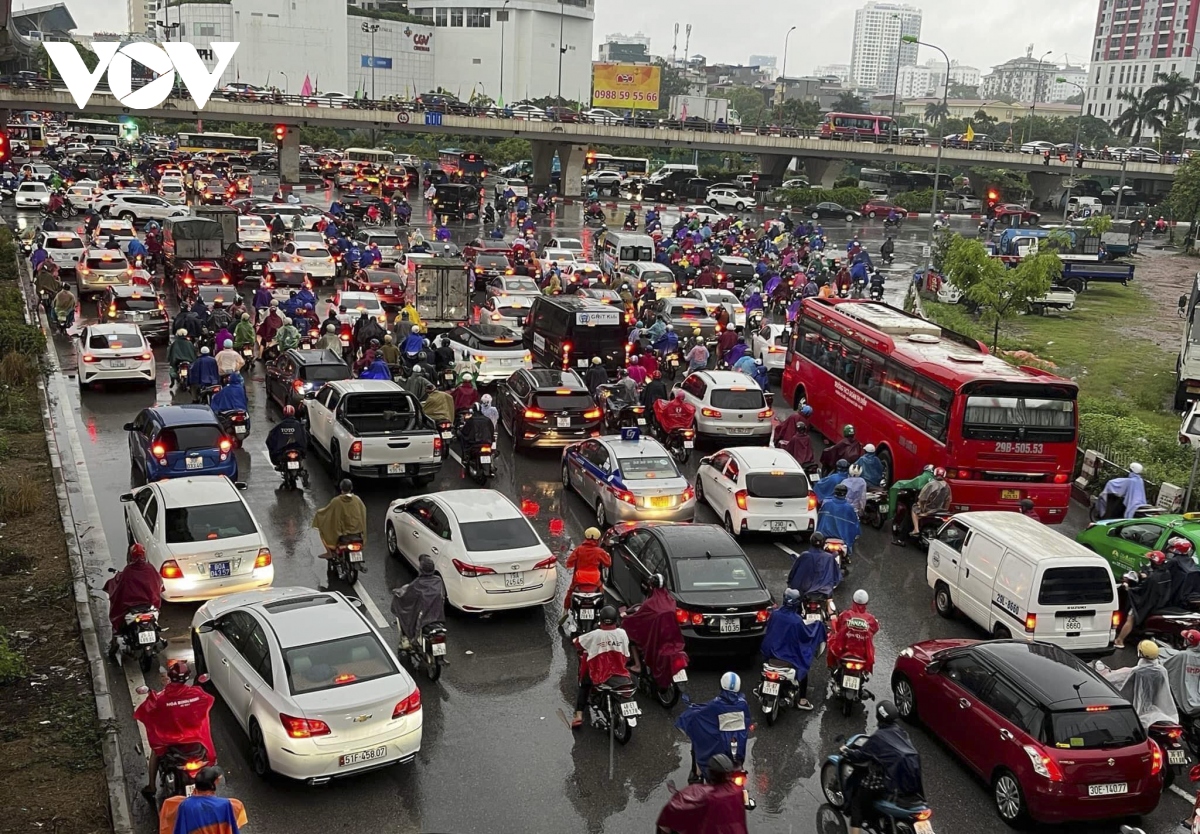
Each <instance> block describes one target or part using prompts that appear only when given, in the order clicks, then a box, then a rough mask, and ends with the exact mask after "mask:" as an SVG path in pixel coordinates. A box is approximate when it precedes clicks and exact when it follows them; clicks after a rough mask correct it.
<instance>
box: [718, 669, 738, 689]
mask: <svg viewBox="0 0 1200 834" xmlns="http://www.w3.org/2000/svg"><path fill="white" fill-rule="evenodd" d="M721 689H723V690H725V691H726V692H741V691H742V679H741V678H740V677H738V673H737V672H726V673H725V674H723V675H721Z"/></svg>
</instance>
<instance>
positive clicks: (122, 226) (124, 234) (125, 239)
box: [92, 218, 137, 252]
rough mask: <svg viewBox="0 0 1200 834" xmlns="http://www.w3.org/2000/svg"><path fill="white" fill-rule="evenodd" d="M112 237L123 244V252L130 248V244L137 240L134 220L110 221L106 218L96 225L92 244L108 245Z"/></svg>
mask: <svg viewBox="0 0 1200 834" xmlns="http://www.w3.org/2000/svg"><path fill="white" fill-rule="evenodd" d="M110 237H115V238H116V239H117V243H119V244H121V251H122V252H124V251H125V250H126V249H128V248H129V244H130V242H132V241H134V240H136V239H137V231H136V230H135V229H134V228H133V221H132V220H110V219H108V218H105V219H104V220H101V221H100V222H99V223H98V224H97V225H96V233H95V234H94V235H93V236H92V243H93V244H94V245H96V246H104V245H105V244H106V243H108V239H109V238H110Z"/></svg>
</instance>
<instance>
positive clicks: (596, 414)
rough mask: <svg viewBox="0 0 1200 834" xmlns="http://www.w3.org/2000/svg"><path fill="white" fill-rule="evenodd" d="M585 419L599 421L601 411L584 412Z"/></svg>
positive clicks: (595, 409)
mask: <svg viewBox="0 0 1200 834" xmlns="http://www.w3.org/2000/svg"><path fill="white" fill-rule="evenodd" d="M583 417H584V419H586V420H597V419H599V418H600V409H598V408H590V409H588V410H587V411H585V412H583Z"/></svg>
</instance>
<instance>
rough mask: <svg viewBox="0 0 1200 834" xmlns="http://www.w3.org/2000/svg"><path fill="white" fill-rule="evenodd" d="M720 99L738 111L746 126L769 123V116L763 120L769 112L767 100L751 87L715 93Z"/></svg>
mask: <svg viewBox="0 0 1200 834" xmlns="http://www.w3.org/2000/svg"><path fill="white" fill-rule="evenodd" d="M716 95H717V96H718V97H720V98H724V99H728V100H729V102H730V104H732V105H733V108H734V109H735V110H737V111H738V115H739V116H741V117H742V121H743V122H745V123H746V124H762V123H763V122H769V121H771V118H770V116H769V115H768V116H767V118H765V119H764V118H763V115H764V113H768V112H769V108H768V107H767V100H766V99H765V98H764V97H763V94H762V93H761V92H759V91H758V90H756V89H755V88H753V87H730V88H729V89H728V90H720V91H718V92H717V93H716Z"/></svg>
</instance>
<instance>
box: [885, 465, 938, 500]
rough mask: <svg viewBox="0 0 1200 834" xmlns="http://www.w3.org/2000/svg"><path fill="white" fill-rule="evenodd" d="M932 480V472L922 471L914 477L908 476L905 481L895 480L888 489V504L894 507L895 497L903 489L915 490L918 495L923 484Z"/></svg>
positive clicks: (897, 496) (898, 495) (923, 486)
mask: <svg viewBox="0 0 1200 834" xmlns="http://www.w3.org/2000/svg"><path fill="white" fill-rule="evenodd" d="M932 480H933V473H932V472H922V473H921V474H920V475H918V476H917V477H915V478H909V479H908V480H907V481H896V483H894V484H892V486H891V488H890V489H889V490H888V506H889V507H892V508H895V506H896V499H897V498H899V497H900V493H901V492H903V491H904V490H909V489H911V490H916V492H917V494H918V495H920V493H921V490H922V489H924V488H925V484H927V483H929V482H930V481H932Z"/></svg>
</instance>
